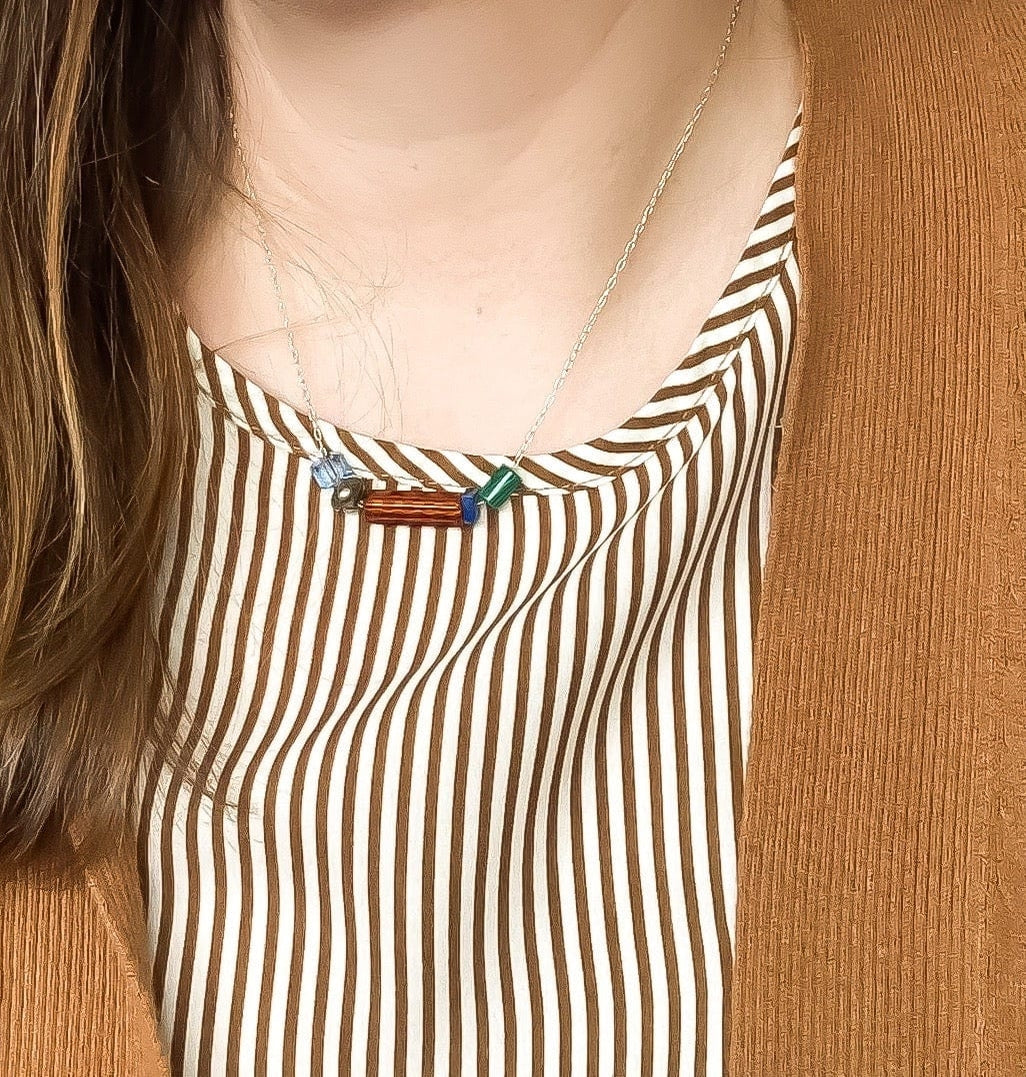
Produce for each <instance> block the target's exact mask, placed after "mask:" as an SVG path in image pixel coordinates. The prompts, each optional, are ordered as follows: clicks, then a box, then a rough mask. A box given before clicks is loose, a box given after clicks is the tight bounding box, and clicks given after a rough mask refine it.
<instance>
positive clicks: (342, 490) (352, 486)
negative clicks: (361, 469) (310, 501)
mask: <svg viewBox="0 0 1026 1077" xmlns="http://www.w3.org/2000/svg"><path fill="white" fill-rule="evenodd" d="M369 486H370V483H368V481H367V480H366V479H361V478H358V477H357V476H356V475H351V476H350V477H349V478H346V479H340V480H339V481H338V482H337V483H335V490H334V493H332V495H331V507H332V508H333V509H334V510H335V511H336V512H353V511H354V510H355V509H358V508H359V507H360V505H361V504H363V500H364V498H365V497H366V496H367V490H368V488H369Z"/></svg>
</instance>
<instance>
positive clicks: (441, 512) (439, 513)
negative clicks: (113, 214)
mask: <svg viewBox="0 0 1026 1077" xmlns="http://www.w3.org/2000/svg"><path fill="white" fill-rule="evenodd" d="M741 3H742V0H734V6H733V8H732V9H731V12H730V24H729V26H728V28H727V34H726V37H725V38H724V39H723V43H722V45H721V46H720V51H719V55H718V56H717V59H716V65H715V67H714V68H713V70H712V74H711V75H710V77H709V81H708V83H707V84H706V87H705V89H704V90H703V91H702V94H701V96H700V97H699V100H698V103H697V104H696V105H695V108H694V110H693V111H692V113H691V117H690V119H689V120H688V122H687V125H686V126H685V128H684V132H683V134H682V135H681V137H680V139H679V141H678V142H677V145H676V147H675V148H674V150H673V153H672V154H671V155H670V159H669V161H668V162H667V165H666V167H665V168H664V169H663V173H662V175H661V176H660V177H659V182H658V183H657V184H656V186H655V190H654V191H653V192H652V197H651V198H650V199H649V201H648V204H647V205H646V206H645V208H644V210H642V213H641V216H640V218H639V219H638V223H637V224H636V225H635V226H634V231H633V232H632V234H631V236H630V238H629V239H628V240H627V242H626V244H625V245H624V248H623V253H622V254H621V255H620V257H619V259H618V260H617V262H616V265H615V266H614V267H613V271H612V273H611V274H610V275H609V278H608V279H607V281H606V285H605V288H603V290H602V293H601V295H600V296H599V297H598V300H597V301H596V303H595V306H594V307H593V308H592V311H591V314H590V315H589V316H588V320H587V321H586V322H585V323H584V327H583V329H581V332H580V333H579V334H578V336H577V340H576V341H574V344H573V347H572V348H571V349H570V353H569V355H568V356H567V358H566V361H565V362H564V363H563V367H562V369H561V370H560V372H559V374H558V375H557V377H556V380H555V381H554V382H553V384H552V388H551V390H550V391H549V394H548V396H547V397H546V398H545V401H544V403H543V404H542V408H541V411H539V412H538V415H537V416H536V417H535V420H534V422H533V423H531V426H530V427H529V429H528V431H527V433H526V434H525V435H524V439H523V441H522V442H521V444H520V448H519V449H518V450H517V451H516V453H515V454H514V455H513V457H512V458H511V460H512V462H511V463H509V464H502V465H500V466H499V467H497V468H496V469H495V471H493V472H492V474H491V475H490V476H489V478H488V479H487V481H486V482H485V483H484V484H483V485H482V486H480V487H479V488H477V489H470V490H465V491H463V492H462V493H453V492H450V491H447V490H374V489H372V488H371V484H370V481H369V480H368V479H366V478H363V477H362V476H359V475H357V473H356V471H355V469H354V468H353V467H352V465H351V464H350V463H349V460H348V459H347V458H346V456H345V454H344V453H341V452H332V451H330V450H329V449H328V446H327V443H326V442H325V440H324V435H323V433H322V432H321V429H320V420H319V419H318V417H317V412H316V410H315V408H314V404H313V399H312V398H311V395H310V387H309V386H308V385H307V381H306V375H305V374H304V373H303V365H302V363H301V362H300V359H299V349H298V348H297V346H296V340H295V334H294V333H293V330H292V324H291V322H290V320H289V315H288V310H287V308H286V306H285V297H284V295H283V293H282V287H281V280H280V278H279V276H278V268H277V265H276V263H275V260H274V255H273V253H272V251H271V246H270V243H269V242H268V238H267V226H266V223H265V220H264V215H263V212H262V210H261V208H260V205H259V202H258V201H257V197H256V193H255V191H254V188H253V179H252V176H251V175H250V171H249V165H248V163H247V161H246V154H245V152H244V150H243V148H242V140H241V138H240V137H239V129H238V124H237V122H236V118H235V107H234V103H232V104H231V105H230V106H229V110H228V118H229V120H230V122H231V128H232V137H233V139H234V142H235V151H236V155H237V156H238V159H239V163H240V165H241V168H242V174H243V180H244V185H245V191H244V193H245V196H246V200H247V202H248V203H249V205H250V208H251V209H252V211H253V215H254V218H255V220H256V229H257V235H258V237H259V240H260V245H261V247H262V248H263V253H264V262H265V264H266V265H267V269H268V273H269V275H270V278H271V287H272V289H273V291H274V297H275V299H276V301H277V303H278V312H279V314H280V315H281V321H282V328H283V329H284V330H285V336H286V340H287V342H288V347H289V353H290V355H291V357H292V363H293V366H294V367H295V368H296V374H297V377H298V380H299V385H300V389H301V391H302V394H303V400H304V403H305V404H306V409H307V414H308V415H309V417H310V424H311V428H312V431H313V438H314V443H315V444H316V446H317V450H318V451H317V455H316V456H314V457H312V458H311V461H310V475H311V478H312V479H313V481H314V482H315V483H316V484H317V486H318V487H320V488H321V489H322V490H331V491H332V493H331V504H332V507H333V508H334V509H335V510H336V511H337V512H343V511H344V512H358V511H359V512H362V513H363V516H364V518H365V519H366V520H367V521H368V522H369V523H379V524H407V525H411V526H412V525H425V526H435V527H445V526H463V527H469V526H472V525H473V524H475V523H477V521H478V519H479V518H480V514H481V509H482V506H484V507H486V508H489V509H493V510H494V509H499V508H501V507H502V506H503V505H505V504H506V503H507V502H508V501H509V500H510V498H511V497H512V496H513V495H514V494H515V493H516V492H517V491H518V490H519V489H520V487H521V486H522V485H523V479H522V478H521V476H520V474H519V472H518V471H517V468H518V466H519V464H520V461H521V460H522V459H523V457H524V455H525V454H526V453H527V450H528V448H529V447H530V445H531V442H532V441H533V440H534V437H535V435H536V434H537V433H538V430H539V429H540V427H541V425H542V423H543V422H544V421H545V417H546V415H548V413H549V410H550V409H551V407H552V405H553V404H554V403H555V400H556V395H557V393H558V392H559V390H560V389H561V388H562V387H563V385H564V383H565V382H566V380H567V378H568V377H569V376H570V371H571V370H572V369H573V366H574V363H575V362H576V361H577V357H578V356H579V355H580V353H581V349H582V348H583V347H584V345H585V343H586V342H587V340H588V337H589V336H590V335H591V331H592V329H594V327H595V323H596V321H597V320H598V316H599V315H600V314H601V313H602V310H603V309H604V307H605V305H606V303H607V301H608V300H609V296H610V295H611V294H612V291H613V289H614V288H615V287H616V284H617V281H618V280H619V279H620V274H621V273H622V272H623V271H624V269H625V268H626V266H627V263H628V261H629V260H630V257H631V254H632V253H633V252H634V248H635V247H636V246H637V243H638V240H639V239H640V238H641V233H642V232H644V230H645V226H646V224H647V223H648V219H649V217H650V216H651V214H652V211H653V210H654V209H655V207H656V204H657V203H658V201H659V197H660V196H661V195H662V193H663V188H664V187H665V186H666V184H667V182H668V181H669V179H670V176H671V175H672V174H673V170H674V168H675V167H676V164H677V161H678V160H679V159H680V156H681V154H682V153H683V152H684V148H685V146H687V144H688V142H689V141H690V139H691V135H692V132H693V131H694V129H695V125H696V124H697V122H698V118H699V116H701V114H702V110H703V109H704V108H705V104H706V101H708V99H709V95H710V94H711V93H712V88H713V86H714V85H715V84H716V80H717V78H719V74H720V68H721V67H722V66H723V61H724V59H725V57H726V55H727V49H728V48H729V47H730V42H731V39H732V38H733V35H734V27H735V25H736V23H737V17H738V12H739V11H740V9H741Z"/></svg>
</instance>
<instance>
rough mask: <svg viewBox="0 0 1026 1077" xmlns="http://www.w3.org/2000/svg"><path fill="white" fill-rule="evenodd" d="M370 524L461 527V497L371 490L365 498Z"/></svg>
mask: <svg viewBox="0 0 1026 1077" xmlns="http://www.w3.org/2000/svg"><path fill="white" fill-rule="evenodd" d="M363 515H364V519H366V521H367V522H368V523H373V524H406V525H408V526H410V527H418V526H420V527H462V526H464V523H463V507H462V505H461V504H460V494H458V493H449V492H448V491H446V490H372V491H371V492H370V493H369V494H367V496H366V497H365V498H364V499H363Z"/></svg>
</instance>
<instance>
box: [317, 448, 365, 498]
mask: <svg viewBox="0 0 1026 1077" xmlns="http://www.w3.org/2000/svg"><path fill="white" fill-rule="evenodd" d="M310 474H311V475H312V476H313V481H314V482H315V483H317V485H318V486H319V487H320V488H321V489H322V490H331V489H333V488H334V487H336V486H337V485H338V484H339V483H340V482H341V481H342V480H343V479H351V478H352V477H353V476H354V475H355V474H356V472H355V471H353V469H352V468H351V467H350V466H349V461H348V460H347V459H346V458H345V457H344V456H343V455H342V454H341V453H340V452H333V453H330V454H329V455H328V456H318V457H317V459H316V460H314V461H312V462H311V464H310Z"/></svg>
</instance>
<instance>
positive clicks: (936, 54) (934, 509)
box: [0, 0, 1026, 1077]
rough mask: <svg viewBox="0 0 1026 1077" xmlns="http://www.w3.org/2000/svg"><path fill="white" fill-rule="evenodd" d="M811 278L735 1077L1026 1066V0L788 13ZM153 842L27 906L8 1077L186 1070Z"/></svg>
mask: <svg viewBox="0 0 1026 1077" xmlns="http://www.w3.org/2000/svg"><path fill="white" fill-rule="evenodd" d="M792 3H793V6H794V11H795V15H796V18H797V21H798V24H799V27H800V31H801V37H802V48H803V56H804V62H805V88H804V116H803V118H804V128H803V134H802V143H801V148H800V151H799V155H798V161H797V174H796V185H797V191H798V198H797V202H798V219H797V224H796V231H797V249H798V258H799V265H800V267H801V272H802V280H803V297H802V307H801V312H800V322H799V326H798V335H797V338H796V351H795V354H794V358H793V362H792V370H791V375H790V380H789V383H788V392H787V398H786V407H785V414H784V417H783V428H782V440H781V444H780V456H779V465H778V473H777V480H776V485H775V488H774V509H773V518H772V523H771V533H770V540H769V547H768V551H767V561H766V572H765V585H764V590H763V594H762V598H761V608H760V616H759V623H758V635H757V640H756V654H755V686H754V698H753V715H752V734H751V737H752V739H751V743H750V750H749V768H748V773H747V778H746V784H745V804H744V814H743V820H742V824H741V838H740V846H739V855H740V865H739V901H738V912H737V957H736V962H735V966H734V976H733V988H732V990H733V1000H732V1007H731V1013H732V1024H731V1051H730V1065H731V1073H732V1074H736V1075H742V1074H743V1075H760V1077H761V1075H776V1074H784V1075H806V1074H846V1075H847V1074H852V1075H876V1074H902V1075H909V1074H915V1075H919V1074H957V1075H974V1074H1001V1075H1004V1074H1009V1075H1012V1074H1017V1075H1021V1074H1024V1073H1026V3H1024V0H792ZM133 857H134V852H133V847H132V845H131V843H127V844H125V845H124V846H123V847H121V848H120V849H113V850H112V851H111V853H110V856H109V857H108V858H107V859H106V860H104V861H102V862H100V863H95V862H94V863H91V864H88V865H84V867H83V871H82V874H81V875H80V876H79V877H78V878H68V879H62V880H60V881H54V880H44V879H41V878H39V877H35V876H33V875H31V874H30V873H28V872H26V871H24V870H20V871H18V872H14V873H12V872H10V871H8V873H7V875H6V876H5V877H4V879H3V881H2V884H0V887H2V888H0V1074H2V1075H3V1077H8V1075H12V1077H13V1075H17V1077H34V1075H40V1077H42V1075H45V1077H65V1075H67V1077H93V1075H95V1077H129V1075H131V1077H158V1075H163V1074H166V1073H167V1068H166V1062H165V1060H164V1057H163V1054H162V1051H161V1048H160V1045H159V1042H158V1038H157V1031H156V1021H155V1016H154V1011H153V1002H152V996H151V994H150V988H149V976H148V969H147V964H146V957H145V945H144V926H143V919H142V906H141V898H140V893H139V884H138V881H137V877H136V869H135V864H134V859H133Z"/></svg>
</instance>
